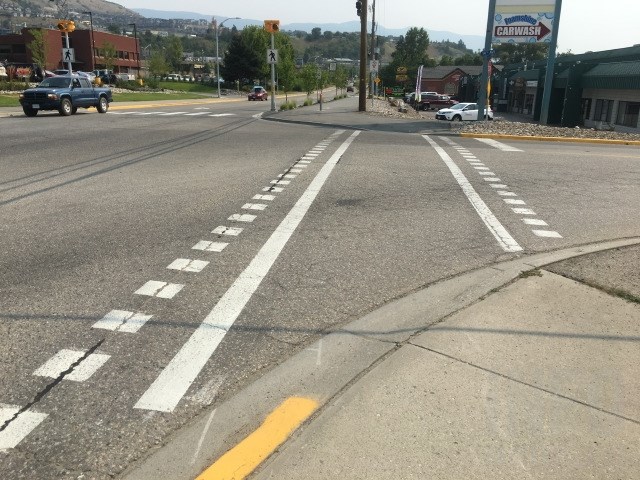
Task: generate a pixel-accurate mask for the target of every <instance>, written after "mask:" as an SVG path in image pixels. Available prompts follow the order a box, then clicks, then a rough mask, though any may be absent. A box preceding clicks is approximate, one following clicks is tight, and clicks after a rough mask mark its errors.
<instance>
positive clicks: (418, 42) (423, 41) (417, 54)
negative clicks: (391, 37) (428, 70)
mask: <svg viewBox="0 0 640 480" xmlns="http://www.w3.org/2000/svg"><path fill="white" fill-rule="evenodd" d="M428 48H429V34H428V33H427V31H426V30H425V29H424V28H416V27H413V28H410V29H409V30H408V31H407V34H406V35H405V36H404V37H402V36H401V37H400V40H398V43H397V45H396V51H395V52H393V54H392V55H391V56H392V57H393V61H394V62H396V63H397V64H398V65H404V66H406V67H416V68H417V67H418V66H419V65H424V64H426V63H428V60H429V55H428V54H427V49H428Z"/></svg>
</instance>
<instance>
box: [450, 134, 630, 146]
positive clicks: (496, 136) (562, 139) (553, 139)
mask: <svg viewBox="0 0 640 480" xmlns="http://www.w3.org/2000/svg"><path fill="white" fill-rule="evenodd" d="M458 135H459V136H460V137H469V138H494V139H502V140H525V141H526V140H531V141H534V142H567V143H596V144H602V145H640V140H615V139H601V138H578V137H540V136H531V137H525V136H520V135H503V134H498V133H496V134H493V133H459V134H458Z"/></svg>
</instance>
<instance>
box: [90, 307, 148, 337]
mask: <svg viewBox="0 0 640 480" xmlns="http://www.w3.org/2000/svg"><path fill="white" fill-rule="evenodd" d="M151 317H152V315H146V314H144V313H140V312H138V313H135V312H128V311H126V310H111V311H110V312H109V313H107V314H106V315H105V316H104V317H102V318H101V319H100V320H98V321H97V322H96V323H94V324H93V326H92V328H100V329H102V330H111V331H117V332H124V333H136V332H137V331H138V330H140V328H142V326H143V325H144V324H145V323H147V322H148V321H149V320H150V319H151Z"/></svg>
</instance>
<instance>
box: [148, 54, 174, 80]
mask: <svg viewBox="0 0 640 480" xmlns="http://www.w3.org/2000/svg"><path fill="white" fill-rule="evenodd" d="M149 73H150V74H151V75H153V76H160V75H164V74H166V73H169V65H168V64H167V60H166V59H165V58H164V55H163V54H162V52H159V51H156V52H153V54H152V55H151V58H150V59H149Z"/></svg>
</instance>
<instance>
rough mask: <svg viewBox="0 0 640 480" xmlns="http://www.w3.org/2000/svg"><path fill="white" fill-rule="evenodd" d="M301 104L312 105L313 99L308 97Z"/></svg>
mask: <svg viewBox="0 0 640 480" xmlns="http://www.w3.org/2000/svg"><path fill="white" fill-rule="evenodd" d="M302 105H303V106H305V107H308V106H310V105H313V100H311V99H310V98H307V99H306V100H305V101H304V103H303V104H302Z"/></svg>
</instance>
